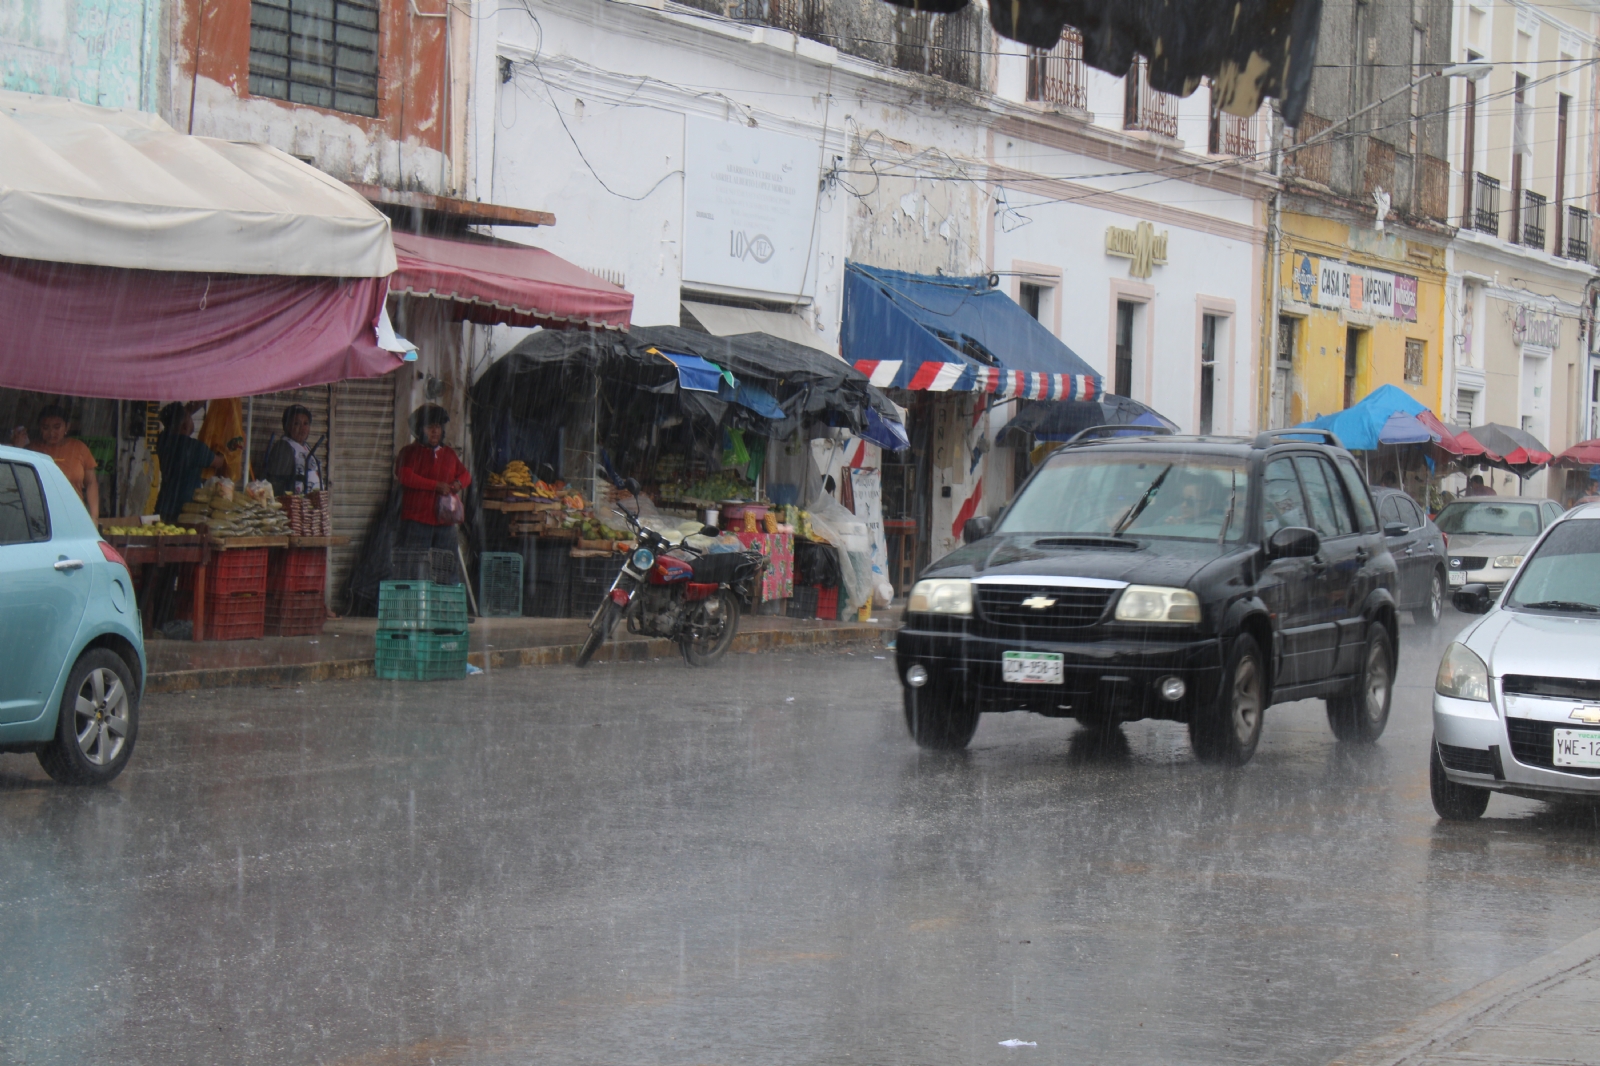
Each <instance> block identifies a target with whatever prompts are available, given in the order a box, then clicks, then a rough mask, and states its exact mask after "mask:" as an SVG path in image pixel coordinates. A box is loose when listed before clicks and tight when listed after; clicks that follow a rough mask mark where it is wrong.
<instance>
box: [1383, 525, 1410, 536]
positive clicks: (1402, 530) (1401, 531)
mask: <svg viewBox="0 0 1600 1066" xmlns="http://www.w3.org/2000/svg"><path fill="white" fill-rule="evenodd" d="M1409 532H1411V531H1410V530H1409V529H1408V528H1406V526H1405V524H1404V523H1401V522H1390V523H1389V524H1388V525H1386V526H1384V527H1383V535H1384V536H1386V537H1403V536H1405V535H1406V534H1407V533H1409Z"/></svg>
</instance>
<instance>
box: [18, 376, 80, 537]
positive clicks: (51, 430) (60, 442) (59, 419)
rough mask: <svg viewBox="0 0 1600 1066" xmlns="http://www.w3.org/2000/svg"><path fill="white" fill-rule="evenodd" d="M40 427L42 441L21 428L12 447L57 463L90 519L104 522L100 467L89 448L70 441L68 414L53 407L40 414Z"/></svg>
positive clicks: (73, 439) (59, 408)
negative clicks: (29, 437)
mask: <svg viewBox="0 0 1600 1066" xmlns="http://www.w3.org/2000/svg"><path fill="white" fill-rule="evenodd" d="M37 424H38V429H39V439H38V440H36V441H31V442H30V441H29V440H28V433H27V430H25V429H22V428H21V427H18V428H17V430H16V431H15V432H14V433H12V435H11V444H12V446H13V447H17V448H26V449H28V450H29V451H30V452H40V453H42V454H44V455H48V456H49V457H50V458H52V459H54V460H55V461H56V466H58V467H60V468H61V472H62V473H63V474H65V475H66V476H67V481H68V482H69V483H70V484H71V485H72V487H73V489H74V490H75V491H76V492H77V494H78V498H79V499H81V500H82V501H83V505H84V506H85V507H87V508H88V509H89V517H90V518H92V519H94V520H95V521H96V522H98V521H100V479H99V477H97V476H96V474H95V470H97V469H98V468H99V465H100V464H99V463H98V462H97V461H96V460H95V457H94V454H93V453H92V452H90V451H89V446H88V445H87V444H85V443H83V441H81V440H78V439H77V438H76V437H72V438H68V436H67V412H66V410H65V409H64V408H61V407H57V406H56V405H55V404H51V405H50V406H49V407H46V408H44V409H43V410H41V411H40V412H39V418H38V423H37Z"/></svg>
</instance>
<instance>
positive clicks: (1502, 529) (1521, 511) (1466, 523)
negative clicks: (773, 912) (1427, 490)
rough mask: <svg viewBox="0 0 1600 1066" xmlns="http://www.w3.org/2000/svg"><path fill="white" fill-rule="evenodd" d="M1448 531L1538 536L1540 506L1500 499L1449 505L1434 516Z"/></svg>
mask: <svg viewBox="0 0 1600 1066" xmlns="http://www.w3.org/2000/svg"><path fill="white" fill-rule="evenodd" d="M1434 525H1436V526H1438V527H1439V528H1440V529H1441V530H1443V531H1444V532H1446V533H1466V534H1473V533H1476V534H1481V535H1485V536H1491V537H1537V536H1538V535H1539V505H1538V504H1536V503H1502V502H1500V501H1497V500H1481V501H1480V500H1470V501H1459V500H1458V501H1457V502H1455V503H1452V504H1449V505H1447V506H1446V507H1445V509H1444V510H1442V511H1440V512H1439V517H1438V518H1436V519H1434Z"/></svg>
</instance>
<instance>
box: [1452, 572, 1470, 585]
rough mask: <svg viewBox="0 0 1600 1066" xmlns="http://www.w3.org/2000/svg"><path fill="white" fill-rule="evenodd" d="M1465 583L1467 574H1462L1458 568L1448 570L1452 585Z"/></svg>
mask: <svg viewBox="0 0 1600 1066" xmlns="http://www.w3.org/2000/svg"><path fill="white" fill-rule="evenodd" d="M1466 583H1467V575H1466V574H1463V573H1462V572H1461V571H1460V570H1452V571H1450V584H1452V585H1465V584H1466Z"/></svg>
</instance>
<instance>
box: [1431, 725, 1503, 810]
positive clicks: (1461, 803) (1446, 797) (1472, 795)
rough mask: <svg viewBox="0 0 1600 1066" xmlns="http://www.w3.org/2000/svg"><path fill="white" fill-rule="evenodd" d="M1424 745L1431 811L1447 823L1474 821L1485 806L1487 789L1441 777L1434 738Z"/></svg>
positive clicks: (1437, 743)
mask: <svg viewBox="0 0 1600 1066" xmlns="http://www.w3.org/2000/svg"><path fill="white" fill-rule="evenodd" d="M1428 748H1429V751H1430V752H1431V753H1432V757H1431V758H1430V759H1429V760H1428V792H1429V794H1430V795H1431V796H1432V797H1433V811H1434V813H1435V814H1437V815H1438V816H1439V817H1440V818H1443V819H1444V820H1445V821H1447V822H1475V821H1477V820H1478V819H1479V818H1482V817H1483V812H1484V811H1485V810H1486V809H1487V808H1488V806H1489V790H1488V789H1486V788H1475V787H1473V786H1472V785H1458V784H1456V783H1455V782H1454V781H1452V780H1450V779H1449V778H1448V777H1446V776H1445V772H1444V763H1443V762H1442V761H1440V759H1439V741H1438V738H1434V739H1433V740H1430V741H1429V742H1428Z"/></svg>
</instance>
